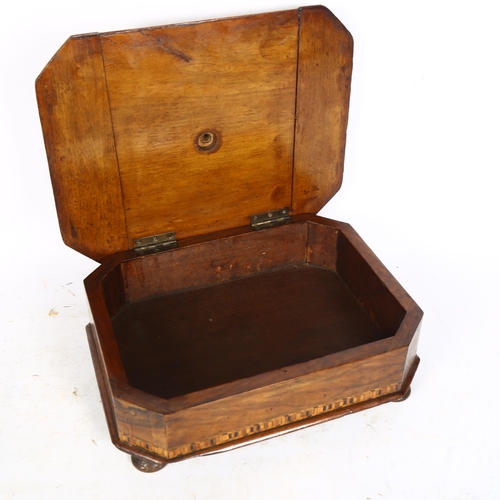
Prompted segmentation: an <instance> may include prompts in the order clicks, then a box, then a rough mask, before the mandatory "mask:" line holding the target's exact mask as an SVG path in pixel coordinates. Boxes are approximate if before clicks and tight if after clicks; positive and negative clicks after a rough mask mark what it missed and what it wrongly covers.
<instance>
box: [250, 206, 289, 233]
mask: <svg viewBox="0 0 500 500" xmlns="http://www.w3.org/2000/svg"><path fill="white" fill-rule="evenodd" d="M290 222H292V220H291V219H290V210H289V209H288V207H285V208H280V209H279V210H271V211H269V212H263V213H261V214H254V215H251V216H250V225H251V226H252V229H253V230H255V231H259V230H261V229H267V228H269V227H275V226H281V225H283V224H290Z"/></svg>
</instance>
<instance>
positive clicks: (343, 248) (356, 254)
mask: <svg viewBox="0 0 500 500" xmlns="http://www.w3.org/2000/svg"><path fill="white" fill-rule="evenodd" d="M367 257H369V256H367V255H362V254H361V253H360V248H358V245H356V246H355V245H354V244H353V242H351V241H350V240H349V238H348V237H347V236H346V234H344V233H343V232H341V233H340V234H339V236H338V258H337V273H338V275H339V276H340V277H341V278H342V280H343V281H344V283H345V284H346V285H347V286H348V287H349V289H350V290H351V292H352V293H353V294H354V296H355V297H356V298H357V299H358V301H359V302H360V304H361V305H362V306H363V307H364V308H365V310H366V311H367V312H368V313H369V314H370V316H371V317H372V319H373V320H374V321H375V323H376V324H377V325H378V326H379V327H380V328H381V329H383V330H385V331H387V332H389V333H392V334H395V333H396V332H397V330H398V328H399V326H400V325H401V322H402V321H403V318H404V317H405V314H406V310H405V308H404V307H403V305H402V304H401V301H399V300H398V299H397V298H396V297H395V296H394V294H393V292H392V291H391V290H389V289H388V283H389V282H395V280H394V278H392V276H390V275H389V273H388V272H387V273H386V274H387V279H386V280H382V279H381V278H380V276H379V274H380V273H381V272H385V268H384V267H383V266H382V264H379V261H378V259H377V261H376V262H375V260H374V259H370V258H367ZM374 267H378V271H379V273H378V274H377V272H376V269H374Z"/></svg>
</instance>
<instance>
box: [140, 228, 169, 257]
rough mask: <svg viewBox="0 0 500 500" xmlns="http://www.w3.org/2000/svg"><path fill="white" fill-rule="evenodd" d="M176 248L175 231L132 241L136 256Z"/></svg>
mask: <svg viewBox="0 0 500 500" xmlns="http://www.w3.org/2000/svg"><path fill="white" fill-rule="evenodd" d="M177 246H178V245H177V239H176V236H175V231H170V232H169V233H162V234H155V235H153V236H145V237H144V238H136V239H135V240H134V249H135V252H136V253H137V254H138V255H145V254H148V253H156V252H162V251H163V250H169V249H171V248H177Z"/></svg>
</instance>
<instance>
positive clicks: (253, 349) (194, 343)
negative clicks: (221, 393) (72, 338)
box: [103, 222, 405, 399]
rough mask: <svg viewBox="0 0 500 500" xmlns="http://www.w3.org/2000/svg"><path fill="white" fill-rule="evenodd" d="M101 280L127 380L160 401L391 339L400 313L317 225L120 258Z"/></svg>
mask: <svg viewBox="0 0 500 500" xmlns="http://www.w3.org/2000/svg"><path fill="white" fill-rule="evenodd" d="M103 286H104V289H105V293H106V290H107V293H106V295H107V300H106V303H107V307H108V312H109V314H110V316H111V321H112V325H113V330H114V334H115V337H116V341H117V344H118V347H119V350H120V356H121V361H122V363H123V366H124V369H125V372H126V375H127V378H128V381H129V384H130V385H131V386H132V387H135V388H136V389H140V390H143V391H145V392H147V393H149V394H153V395H155V396H158V397H161V398H165V399H169V398H174V397H177V396H182V395H185V394H189V393H192V392H196V391H200V390H203V389H207V388H209V387H214V386H219V385H222V384H225V383H228V382H233V381H236V380H239V379H243V378H246V377H251V376H254V375H259V374H262V373H266V372H270V371H273V370H284V371H286V367H289V366H292V365H295V364H297V363H302V362H307V361H310V360H312V359H315V358H321V357H323V356H327V355H330V354H333V353H337V352H340V351H344V350H347V349H353V348H357V347H359V346H362V345H365V344H368V343H371V342H375V341H378V340H381V339H385V338H388V337H391V336H393V335H394V334H395V333H396V331H397V329H398V327H399V325H400V324H401V321H402V320H403V317H404V314H405V311H404V309H403V308H402V307H401V305H400V304H399V302H398V301H397V300H396V299H395V298H394V297H393V295H392V294H391V293H390V292H389V291H388V290H387V288H386V287H385V286H384V285H383V283H382V282H381V280H380V279H379V278H378V276H377V274H376V272H375V271H374V270H373V269H372V268H371V267H370V266H369V265H368V264H367V263H366V261H365V260H364V259H363V258H362V256H361V255H360V253H359V251H358V250H357V249H356V248H355V247H354V246H353V245H352V244H351V242H350V241H349V240H348V238H347V237H346V236H345V235H344V234H343V233H342V232H341V231H340V230H339V229H336V228H334V227H330V226H327V225H321V224H317V223H310V222H301V223H293V224H289V225H286V226H282V227H278V228H274V229H269V230H265V231H260V232H244V233H242V234H236V235H232V236H228V237H225V238H218V239H214V240H212V241H205V242H203V243H200V244H193V245H189V246H186V247H183V248H179V249H176V250H171V251H168V252H163V253H158V254H153V255H148V256H143V257H139V258H135V259H132V260H128V261H124V262H122V263H121V264H120V265H119V266H118V267H117V268H115V270H114V271H113V272H111V273H109V274H108V276H107V277H106V278H105V280H104V282H103Z"/></svg>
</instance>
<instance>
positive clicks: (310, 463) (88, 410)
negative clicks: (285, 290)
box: [0, 0, 500, 500]
mask: <svg viewBox="0 0 500 500" xmlns="http://www.w3.org/2000/svg"><path fill="white" fill-rule="evenodd" d="M300 5H301V4H295V3H289V2H284V1H281V0H274V1H273V2H269V1H264V0H257V1H254V2H252V3H251V4H248V5H247V4H243V3H241V5H240V4H236V3H234V2H224V1H221V0H215V1H212V2H210V1H207V0H203V1H194V0H183V1H178V2H168V1H167V0H163V1H155V0H142V1H140V2H138V1H130V0H120V1H106V0H100V1H96V0H86V1H85V2H83V1H80V2H73V1H68V0H66V1H62V0H61V1H59V0H44V1H34V0H32V1H21V0H20V1H18V2H16V3H14V2H8V1H7V0H4V1H3V2H2V4H1V7H0V9H1V10H0V12H1V16H0V17H1V29H0V37H1V40H0V51H1V57H0V64H1V66H0V68H1V69H0V71H1V72H0V106H1V108H0V158H1V160H0V161H1V164H0V165H1V171H0V230H1V237H0V242H1V245H0V256H1V260H0V262H1V264H0V266H1V267H0V273H1V274H0V497H1V498H16V499H17V498H27V499H31V498H51V499H53V498H56V499H58V498H63V499H69V498H71V499H72V498H85V499H94V498H95V499H100V498H103V499H108V498H116V499H142V498H144V499H146V498H148V499H157V498H158V499H163V498H168V499H172V500H173V499H198V500H201V499H216V500H223V499H238V500H239V499H292V500H293V499H302V498H328V499H342V500H350V499H361V500H368V499H371V500H382V499H384V500H387V499H405V500H408V499H419V500H421V499H457V500H463V499H495V498H500V473H499V471H500V451H499V450H500V431H499V417H498V415H499V410H500V408H499V404H498V401H499V397H498V395H499V382H500V380H499V379H500V377H499V375H500V369H499V365H500V340H499V334H500V327H499V323H498V316H499V298H500V297H499V292H498V282H499V277H500V266H499V264H498V253H499V246H498V243H499V236H498V234H499V223H498V217H499V202H498V189H499V184H500V183H499V174H498V171H499V169H500V161H499V158H500V155H499V152H498V148H499V136H500V134H499V132H500V130H499V129H500V127H499V115H500V100H499V97H498V96H499V92H500V71H499V63H500V59H499V49H500V43H499V29H498V21H497V18H498V16H499V12H498V10H497V9H496V3H495V2H491V1H484V0H479V1H476V2H462V1H455V2H451V1H438V0H434V1H430V0H420V1H418V2H416V1H412V2H401V1H389V0H379V1H377V2H373V1H368V0H365V1H361V0H338V1H331V2H330V1H329V2H326V3H325V5H326V6H327V7H329V8H330V9H331V10H332V11H333V12H334V13H335V14H336V15H337V17H339V18H340V20H341V21H342V22H343V23H344V24H345V25H346V26H347V27H348V29H349V30H350V31H351V33H352V34H353V36H354V40H355V61H354V74H353V87H352V95H351V111H350V121H349V129H348V144H347V155H346V161H345V177H344V184H343V187H342V189H341V191H340V192H339V193H338V195H337V196H336V197H335V198H334V200H332V201H331V202H330V203H329V204H328V205H327V206H326V207H325V208H324V210H323V211H322V212H321V215H325V216H327V217H330V218H334V219H339V220H343V221H346V222H349V223H350V224H352V225H353V226H354V228H355V229H356V230H357V231H358V232H359V233H360V234H361V236H362V237H363V238H364V239H365V241H366V242H367V243H368V245H370V246H371V248H372V249H373V250H374V251H375V253H376V254H377V255H378V256H379V257H380V258H381V260H382V261H383V262H384V263H385V264H386V265H387V267H388V268H389V270H390V271H391V272H392V273H393V274H394V275H395V276H396V278H397V279H398V280H399V281H400V282H401V283H402V284H403V286H404V287H405V288H406V289H407V290H408V291H409V293H410V294H411V295H412V296H413V298H414V299H415V300H416V301H417V302H418V303H419V305H420V306H421V307H422V308H423V309H424V311H425V317H424V323H423V328H422V332H421V340H420V346H419V351H418V352H419V355H420V356H421V358H422V362H421V365H420V368H419V370H418V372H417V375H416V377H415V380H414V383H413V386H412V387H413V392H412V396H411V397H410V399H409V400H408V401H406V402H405V403H402V404H394V403H392V404H388V405H383V406H380V407H377V408H375V409H371V410H368V411H366V412H361V413H358V414H355V415H352V416H349V417H345V418H342V419H340V420H335V421H332V422H329V423H326V424H323V425H320V426H316V427H313V428H310V429H308V430H304V431H300V432H297V433H293V434H289V435H286V436H284V437H280V438H276V439H273V440H270V441H267V442H264V443H260V444H255V445H252V446H249V447H245V448H242V449H239V450H237V451H233V452H230V453H223V454H220V455H216V456H211V457H204V458H197V459H193V460H187V461H184V462H181V463H178V464H172V465H170V466H167V467H166V468H165V469H164V470H163V471H161V472H158V473H156V474H151V475H147V474H142V473H140V472H138V471H136V470H135V469H134V468H133V467H132V465H131V464H130V461H129V458H128V456H127V455H125V454H123V453H122V452H119V451H118V450H116V449H115V448H114V447H113V446H112V444H111V442H110V439H109V436H108V434H107V428H106V424H105V419H104V415H103V412H102V409H101V405H100V399H99V395H98V391H97V386H96V382H95V377H94V372H93V368H92V365H91V360H90V355H89V350H88V346H87V341H86V337H85V333H84V327H85V324H86V323H87V321H88V316H87V306H86V299H85V295H84V292H83V288H82V284H81V283H82V280H83V278H84V277H85V276H86V275H87V274H89V272H90V271H91V270H92V269H94V267H95V266H96V264H95V263H94V262H92V261H90V260H88V259H87V258H85V257H83V256H81V255H79V254H77V253H76V252H75V251H73V250H71V249H68V248H66V247H65V246H64V245H63V243H62V241H61V238H60V236H59V229H58V225H57V216H56V212H55V208H54V202H53V197H52V188H51V185H50V180H49V176H48V168H47V163H46V159H45V151H44V147H43V142H42V135H41V130H40V125H39V121H38V114H37V107H36V102H35V93H34V80H35V78H36V76H37V75H38V73H39V72H40V71H41V70H42V68H43V66H44V65H45V63H47V62H48V60H49V59H50V57H51V56H52V55H53V54H54V53H55V52H56V50H57V49H58V48H59V46H60V45H62V43H63V42H64V41H65V40H66V38H67V37H68V36H70V35H72V34H76V33H85V32H93V31H110V30H115V29H126V28H136V27H145V26H150V25H159V24H169V23H176V22H182V21H192V20H201V19H207V18H215V17H221V16H222V17H225V16H230V15H240V14H249V13H257V12H266V11H272V10H281V9H287V8H296V7H298V6H300ZM51 311H52V313H51V314H49V313H50V312H51Z"/></svg>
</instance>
